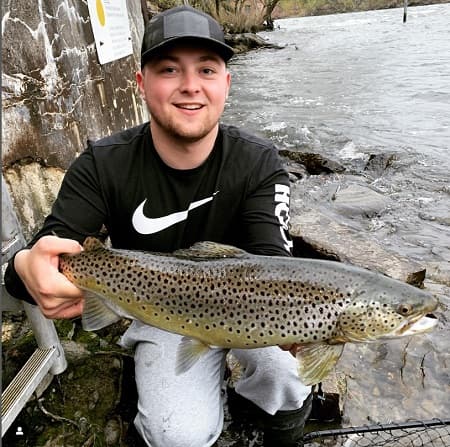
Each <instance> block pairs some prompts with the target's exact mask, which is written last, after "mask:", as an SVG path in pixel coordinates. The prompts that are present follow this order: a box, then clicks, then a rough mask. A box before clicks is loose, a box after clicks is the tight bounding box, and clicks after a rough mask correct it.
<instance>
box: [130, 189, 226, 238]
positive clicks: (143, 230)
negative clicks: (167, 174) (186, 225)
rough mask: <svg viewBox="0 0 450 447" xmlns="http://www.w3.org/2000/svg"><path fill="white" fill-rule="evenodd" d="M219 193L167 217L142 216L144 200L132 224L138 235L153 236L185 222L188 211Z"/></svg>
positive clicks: (135, 213) (137, 209) (134, 214)
mask: <svg viewBox="0 0 450 447" xmlns="http://www.w3.org/2000/svg"><path fill="white" fill-rule="evenodd" d="M218 192H219V191H216V192H215V193H214V194H213V195H212V196H211V197H207V198H206V199H202V200H197V201H196V202H192V203H191V204H190V205H189V207H188V209H187V210H186V211H179V212H178V213H172V214H169V215H168V216H162V217H156V218H150V217H146V216H145V215H144V205H145V202H146V201H147V199H145V200H144V201H143V202H142V203H141V204H140V205H139V206H138V207H137V208H136V210H135V212H134V213H133V218H132V220H131V221H132V223H133V227H134V229H135V230H136V231H137V232H138V233H140V234H154V233H158V232H159V231H162V230H165V229H166V228H169V227H171V226H172V225H175V224H177V223H179V222H182V221H183V220H186V219H187V217H188V214H189V211H191V210H193V209H195V208H198V207H199V206H202V205H204V204H205V203H208V202H210V201H211V200H212V199H213V198H214V196H215V195H216V194H217V193H218Z"/></svg>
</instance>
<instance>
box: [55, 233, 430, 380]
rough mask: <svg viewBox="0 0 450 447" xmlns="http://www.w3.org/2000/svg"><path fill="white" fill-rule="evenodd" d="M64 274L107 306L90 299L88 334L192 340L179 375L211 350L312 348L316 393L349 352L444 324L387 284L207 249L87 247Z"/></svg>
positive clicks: (300, 262) (338, 266)
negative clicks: (136, 324) (109, 328)
mask: <svg viewBox="0 0 450 447" xmlns="http://www.w3.org/2000/svg"><path fill="white" fill-rule="evenodd" d="M60 270H61V272H62V273H63V274H64V275H65V276H66V277H67V278H68V279H69V280H70V281H72V282H73V283H74V284H76V285H77V286H78V287H80V288H81V289H83V290H85V291H86V293H88V294H89V296H91V295H95V296H96V297H97V298H96V299H95V303H97V302H99V300H98V297H100V298H101V300H100V301H102V302H104V304H106V306H105V305H104V304H103V305H102V306H100V305H97V304H96V305H95V306H94V304H93V303H94V300H92V299H91V298H90V297H89V298H87V299H86V305H85V308H89V309H88V310H86V312H85V314H84V315H83V322H86V327H87V328H88V329H89V328H91V329H98V328H100V327H103V326H105V325H106V324H110V323H111V322H113V321H116V320H117V318H118V317H117V315H125V316H129V317H132V318H136V319H139V320H141V321H143V322H144V323H147V324H150V325H154V326H156V327H159V328H161V329H165V330H168V331H172V332H175V333H178V334H181V335H184V336H186V337H189V340H192V343H191V342H188V341H185V342H184V343H182V345H181V346H180V352H181V354H180V357H181V358H182V360H180V365H181V366H180V371H184V370H186V369H188V368H189V367H191V366H192V364H193V363H195V359H196V358H197V355H201V352H202V349H203V347H205V346H217V347H222V348H257V347H264V346H274V345H283V344H286V345H287V344H292V343H297V344H300V345H305V347H304V349H303V351H302V352H301V356H303V357H304V359H303V357H302V358H299V356H297V358H299V361H300V360H302V361H303V360H304V365H303V366H301V367H300V369H301V370H302V373H301V376H302V379H304V381H305V383H316V381H317V380H319V379H321V378H322V377H323V376H324V374H325V375H326V373H327V372H328V371H329V364H334V363H335V362H336V361H337V359H338V358H339V356H340V354H341V352H342V349H343V344H344V343H346V342H367V341H374V340H377V339H383V338H391V337H398V336H403V335H408V334H409V333H419V332H425V331H428V330H429V329H430V328H431V327H433V326H434V325H435V323H436V322H435V321H432V322H430V321H428V320H430V319H429V318H425V315H426V314H427V313H430V312H431V311H432V310H434V309H435V308H436V306H437V301H436V300H435V298H433V297H432V296H431V295H430V294H428V293H426V292H424V291H421V290H419V289H417V288H415V287H412V286H410V285H407V284H404V283H401V282H400V281H396V280H393V279H391V278H388V277H385V276H383V275H381V274H376V273H374V272H370V271H368V270H364V269H361V268H357V267H353V266H350V265H345V264H342V263H337V262H332V261H323V260H312V259H298V258H289V257H268V256H257V255H250V254H248V253H246V252H244V251H242V250H239V249H236V248H234V247H228V246H222V245H220V244H214V243H208V242H204V243H198V244H196V245H194V246H193V247H192V248H191V249H186V250H179V251H177V252H175V253H173V254H161V253H149V252H138V251H127V250H117V249H106V248H105V247H103V246H101V245H100V243H99V242H98V241H92V240H88V241H87V242H86V243H85V250H84V251H83V252H82V253H81V254H78V255H62V256H61V257H60ZM105 307H108V308H110V309H111V310H110V314H109V315H108V314H107V312H106V310H105ZM419 320H420V321H421V326H420V327H417V324H416V323H418V322H419ZM89 322H90V323H89ZM413 327H414V330H413V329H412V328H413ZM195 343H197V344H196V345H195ZM318 357H323V359H322V360H317V358H318Z"/></svg>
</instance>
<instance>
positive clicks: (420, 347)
mask: <svg viewBox="0 0 450 447" xmlns="http://www.w3.org/2000/svg"><path fill="white" fill-rule="evenodd" d="M449 24H450V4H440V5H432V6H423V7H414V8H408V20H407V22H406V23H403V9H402V8H399V9H390V10H379V11H369V12H360V13H350V14H339V15H328V16H319V17H305V18H289V19H282V20H278V21H276V22H275V30H274V31H273V32H264V33H261V36H262V37H264V38H265V39H267V40H268V41H270V42H271V43H275V44H277V45H279V46H280V47H282V48H281V49H260V50H257V51H252V52H248V53H246V54H242V55H238V56H236V57H235V58H234V59H233V60H232V61H231V63H230V71H231V74H232V88H231V93H230V97H229V100H228V105H227V108H226V111H225V115H224V121H225V122H228V123H231V124H235V125H238V126H242V127H244V128H247V129H248V130H250V131H252V132H254V133H256V134H259V135H261V136H264V137H267V138H270V139H271V140H272V141H273V142H274V143H275V144H276V145H277V146H278V147H279V148H280V149H291V150H298V151H302V152H310V153H317V154H320V155H321V156H324V157H327V158H329V159H332V160H333V161H337V162H338V163H340V164H342V165H344V167H345V168H346V169H347V171H346V173H344V174H331V175H317V176H310V177H309V178H306V179H305V178H303V179H300V180H298V181H297V183H295V185H298V184H300V187H301V188H303V190H301V191H302V194H301V195H300V197H301V200H303V197H304V200H305V202H307V201H308V200H313V202H314V201H316V202H315V203H318V204H319V205H323V204H325V205H324V206H325V207H327V206H329V203H330V202H329V200H328V204H327V198H326V196H327V195H329V192H330V184H331V185H333V184H338V185H341V184H342V185H343V186H347V185H348V184H349V183H352V182H354V181H356V182H359V183H363V184H364V185H365V187H368V188H371V189H373V190H374V191H376V192H378V193H380V194H381V195H382V197H383V198H384V199H386V200H387V202H386V203H387V206H386V207H385V208H384V209H383V210H381V211H380V212H379V213H378V214H377V215H373V216H364V215H361V216H339V219H346V218H347V219H348V221H351V222H350V225H351V226H352V228H357V229H358V231H359V230H360V231H361V234H364V235H367V237H370V238H373V239H375V240H376V241H377V243H378V244H380V245H381V246H382V247H385V248H386V249H387V250H388V251H390V252H394V253H395V254H397V255H400V256H402V257H404V258H406V259H408V260H410V261H414V262H416V263H418V264H420V265H421V266H423V267H425V268H426V270H427V280H426V282H425V285H426V288H427V289H429V290H431V291H432V292H433V293H435V294H436V295H437V296H438V298H439V299H440V300H441V303H442V307H441V308H440V310H439V312H438V314H439V315H438V316H439V321H440V322H439V328H438V329H436V330H435V331H434V332H433V333H432V334H427V335H425V336H421V337H412V340H410V341H409V340H407V341H405V340H396V341H391V342H389V343H382V344H378V345H376V344H375V345H358V346H356V345H353V346H351V347H346V351H345V352H344V356H343V359H341V362H340V363H339V364H338V368H337V369H338V371H337V373H338V374H340V373H343V374H344V376H345V379H344V382H345V384H346V385H345V387H346V389H345V390H344V391H343V394H345V396H346V403H345V406H344V407H345V408H344V410H345V411H344V418H345V422H344V423H345V424H346V425H347V424H350V425H355V424H356V425H358V424H363V423H367V421H377V422H389V421H402V420H403V421H404V420H407V419H411V418H417V419H431V418H434V417H438V418H443V417H448V414H449V411H450V403H449V400H448V395H449V394H448V393H449V392H450V386H449V383H450V382H449V373H448V365H449V364H450V363H449V362H450V354H449V348H448V346H449V342H448V340H449V337H450V324H449V323H448V322H449V321H450V268H449V266H450V25H449ZM374 154H375V155H377V154H378V155H380V154H384V155H386V154H387V155H389V156H393V157H394V161H393V163H392V165H391V166H389V167H388V168H387V169H386V170H384V171H382V172H378V173H375V175H373V174H372V175H369V174H367V173H366V172H365V171H364V167H365V165H366V163H367V161H368V160H369V157H370V156H371V155H374ZM295 187H296V188H297V186H295ZM294 189H295V188H294ZM321 195H322V196H321ZM318 197H319V199H317V198H318ZM321 199H322V202H321V201H320V200H321ZM301 200H300V201H301ZM300 212H301V210H300ZM364 249H366V247H362V248H361V250H364ZM436 272H437V273H436ZM430 278H431V279H430ZM377 445H378V444H377ZM418 445H420V444H418ZM423 445H434V444H423ZM436 445H441V444H436ZM445 445H448V444H445Z"/></svg>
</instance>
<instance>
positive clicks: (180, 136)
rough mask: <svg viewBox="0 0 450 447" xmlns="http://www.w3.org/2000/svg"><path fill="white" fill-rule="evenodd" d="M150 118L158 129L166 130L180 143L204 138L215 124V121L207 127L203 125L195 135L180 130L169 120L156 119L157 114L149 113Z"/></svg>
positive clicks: (193, 141)
mask: <svg viewBox="0 0 450 447" xmlns="http://www.w3.org/2000/svg"><path fill="white" fill-rule="evenodd" d="M150 116H151V120H153V121H154V122H155V123H156V124H157V125H158V127H159V128H160V129H162V130H163V131H164V132H166V133H167V134H168V135H170V136H171V137H172V138H174V139H175V140H177V141H179V142H180V143H195V142H197V141H200V140H202V139H203V138H205V137H206V136H207V135H209V133H210V132H211V131H212V130H213V129H214V128H215V127H216V126H217V122H216V123H214V124H213V125H211V126H209V127H208V128H207V127H203V128H202V129H201V130H200V131H199V132H197V133H196V134H195V135H192V134H191V133H189V132H182V131H180V129H179V128H178V126H176V125H175V124H173V123H172V122H171V121H170V122H167V121H164V122H161V120H159V119H158V117H157V116H155V115H152V114H151V113H150Z"/></svg>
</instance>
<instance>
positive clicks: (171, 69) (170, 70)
mask: <svg viewBox="0 0 450 447" xmlns="http://www.w3.org/2000/svg"><path fill="white" fill-rule="evenodd" d="M176 71H177V69H176V68H175V67H163V68H162V69H161V72H162V73H169V74H170V73H176Z"/></svg>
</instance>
